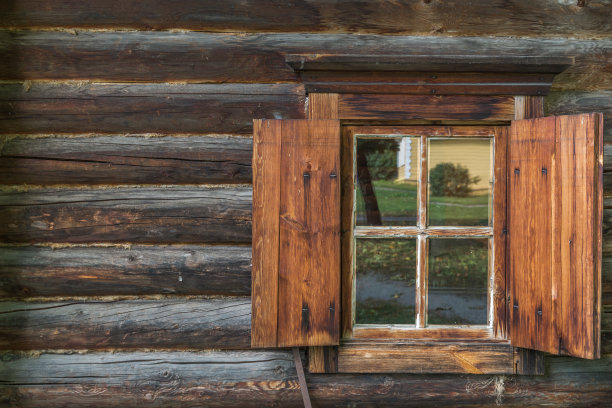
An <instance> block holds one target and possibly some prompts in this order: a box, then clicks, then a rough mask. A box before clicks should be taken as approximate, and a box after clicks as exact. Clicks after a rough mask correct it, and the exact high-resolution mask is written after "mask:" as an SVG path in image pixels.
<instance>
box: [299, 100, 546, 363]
mask: <svg viewBox="0 0 612 408" xmlns="http://www.w3.org/2000/svg"><path fill="white" fill-rule="evenodd" d="M538 116H543V98H542V97H538V96H516V97H515V96H480V95H456V96H455V95H450V96H430V95H406V94H322V93H311V94H309V96H308V117H309V119H337V120H339V121H340V123H341V126H342V154H341V168H342V169H346V168H349V169H352V160H353V159H352V137H351V136H350V132H351V130H354V129H356V127H362V128H363V127H368V129H370V131H376V129H384V130H381V131H384V132H389V130H390V129H391V130H392V129H393V126H396V127H397V128H398V129H402V130H404V131H405V130H408V129H410V128H411V127H412V128H413V129H414V130H417V129H418V131H420V132H430V133H431V132H434V133H435V132H444V131H445V129H446V131H448V129H457V130H458V129H471V131H472V132H473V131H475V130H477V129H480V131H483V130H484V131H487V132H490V131H491V130H492V131H493V132H494V137H495V138H499V139H498V140H497V141H496V142H495V143H496V145H499V146H501V145H504V146H505V145H506V140H507V134H508V128H509V125H510V121H512V120H515V119H525V118H530V117H538ZM417 125H418V128H417ZM382 126H384V128H382ZM390 127H391V128H390ZM348 140H350V141H351V145H350V146H346V144H347V143H345V142H346V141H348ZM346 149H350V152H351V154H350V155H348V154H346ZM506 151H507V149H497V148H496V151H495V170H494V172H495V175H494V177H495V189H496V192H497V194H495V193H494V203H493V207H494V209H493V212H494V214H496V215H495V216H494V217H495V218H494V223H493V227H492V234H493V236H495V242H496V244H495V247H494V248H493V251H494V258H495V259H504V262H498V265H495V266H496V268H503V270H495V272H494V273H495V290H494V291H493V296H494V301H493V305H494V314H495V317H494V318H493V326H492V327H490V328H486V329H447V328H437V327H436V328H433V329H427V328H419V329H416V330H383V332H380V331H376V330H369V329H358V330H356V332H354V331H353V325H352V319H351V317H350V316H352V312H351V313H350V314H348V316H347V313H345V312H344V311H346V310H351V311H352V295H347V292H346V290H347V288H352V276H353V274H352V263H353V260H352V251H351V249H350V248H349V247H347V245H348V244H347V242H350V245H352V233H353V228H352V205H353V204H352V200H346V199H344V198H343V199H342V207H341V214H342V226H341V230H342V236H343V238H342V251H341V254H342V255H341V256H342V275H341V287H342V295H341V306H342V307H341V309H342V312H341V334H342V335H341V343H340V345H339V346H326V347H309V352H308V355H309V370H310V372H312V373H336V372H337V373H342V372H345V373H393V372H402V373H426V372H427V373H472V374H543V358H542V353H540V352H537V351H533V350H523V349H516V348H514V347H513V346H512V345H511V344H510V340H508V339H507V335H506V323H507V313H506V306H507V305H506V290H505V288H506V282H505V281H506V275H505V259H506V255H505V246H506V245H505V230H504V227H505V225H504V222H499V221H501V220H500V217H501V216H503V217H504V221H505V214H506V212H505V207H506V187H505V185H506V170H505V167H506V166H505V164H506V154H507V153H506ZM347 173H348V174H347ZM421 184H422V183H421ZM422 188H424V187H422ZM498 189H499V191H497V190H498ZM352 190H353V174H352V171H351V172H346V171H343V172H342V173H341V195H342V197H346V196H347V194H350V195H352ZM421 196H423V195H421ZM495 219H497V222H496V221H495ZM347 236H350V239H349V238H347ZM347 268H348V270H347Z"/></svg>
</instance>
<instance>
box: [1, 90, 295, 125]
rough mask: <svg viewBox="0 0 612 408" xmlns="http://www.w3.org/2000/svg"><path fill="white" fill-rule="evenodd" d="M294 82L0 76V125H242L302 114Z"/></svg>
mask: <svg viewBox="0 0 612 408" xmlns="http://www.w3.org/2000/svg"><path fill="white" fill-rule="evenodd" d="M304 99H305V95H304V89H303V87H302V86H300V85H289V84H277V85H271V84H266V85H263V84H214V85H211V84H188V85H186V84H168V83H165V84H129V83H124V84H91V83H86V84H81V83H73V82H69V83H45V82H43V83H33V84H32V85H31V87H27V86H22V84H16V83H4V84H0V100H1V102H0V133H90V132H93V133H98V132H99V133H123V132H126V131H129V132H130V133H166V134H168V133H170V134H174V133H200V134H202V133H239V134H250V133H251V132H252V130H253V119H254V118H279V119H285V118H302V117H304V114H305V113H304Z"/></svg>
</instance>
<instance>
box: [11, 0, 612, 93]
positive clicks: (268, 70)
mask: <svg viewBox="0 0 612 408" xmlns="http://www.w3.org/2000/svg"><path fill="white" fill-rule="evenodd" d="M20 4H21V1H20ZM80 4H81V3H80ZM346 4H352V2H347V3H346ZM3 5H4V4H1V5H0V8H1V7H2V6H3ZM294 6H295V5H294ZM174 8H175V9H176V7H174ZM490 8H491V3H490V2H487V6H486V7H483V9H482V10H480V11H479V13H478V15H479V16H480V15H481V13H482V11H486V10H489V9H490ZM76 9H78V7H75V8H74V9H71V8H66V9H65V10H70V12H71V13H72V12H73V11H74V10H76ZM118 9H121V8H118ZM121 14H122V15H125V13H123V12H122V13H121ZM71 15H75V14H71ZM504 16H506V17H507V14H506V13H504ZM3 17H4V15H3V14H2V12H1V11H0V19H1V18H3ZM142 18H143V17H142V14H140V15H138V20H139V21H142ZM368 19H369V18H368ZM281 20H283V19H277V21H281ZM363 20H364V19H363V18H360V21H363ZM504 21H509V19H507V18H504ZM114 24H115V20H113V25H114ZM408 26H409V25H408V24H407V22H405V21H403V22H402V23H401V27H408ZM532 26H533V25H532ZM538 26H539V25H538ZM573 29H575V27H573ZM265 31H266V32H267V33H266V34H247V35H244V34H213V33H201V32H190V33H180V34H178V33H175V32H151V31H149V32H147V31H144V32H143V31H136V32H125V31H121V32H99V31H80V32H78V35H75V34H77V33H76V32H67V31H35V30H33V31H30V30H27V31H6V30H3V31H0V53H2V54H3V56H4V58H3V59H2V60H1V61H0V79H8V80H25V79H72V80H94V81H125V82H131V81H141V82H159V81H197V82H273V83H276V82H296V81H298V77H297V75H296V74H295V72H294V71H293V69H292V68H291V67H290V66H289V65H288V64H286V62H285V56H286V55H287V54H321V53H323V54H330V55H333V54H353V55H387V56H389V55H401V56H404V57H405V56H410V55H420V56H428V55H431V56H453V55H459V56H466V55H474V53H475V52H476V53H477V54H478V55H484V56H491V57H495V56H500V57H504V58H510V57H512V56H515V57H522V56H537V57H540V58H542V59H546V57H548V56H552V57H559V56H564V57H575V60H576V61H575V64H574V65H573V66H572V67H570V68H569V69H567V70H566V71H565V72H563V73H562V74H560V75H558V76H557V77H556V78H555V81H554V83H553V89H555V90H597V89H601V90H605V89H610V87H611V86H612V75H610V70H609V66H608V64H609V62H608V61H609V59H610V58H611V54H612V40H611V39H609V38H605V39H601V40H577V39H567V38H560V39H554V38H537V39H535V38H534V39H528V38H500V37H499V36H500V35H501V34H500V33H499V32H496V37H488V38H487V37H468V38H465V37H439V36H423V37H421V36H418V37H417V36H380V35H360V36H357V37H356V36H354V35H342V34H328V35H321V34H269V29H268V28H267V29H265ZM575 34H576V32H575V31H572V37H575ZM546 35H547V36H548V35H550V33H546ZM521 36H524V33H521ZM475 50H476V51H475Z"/></svg>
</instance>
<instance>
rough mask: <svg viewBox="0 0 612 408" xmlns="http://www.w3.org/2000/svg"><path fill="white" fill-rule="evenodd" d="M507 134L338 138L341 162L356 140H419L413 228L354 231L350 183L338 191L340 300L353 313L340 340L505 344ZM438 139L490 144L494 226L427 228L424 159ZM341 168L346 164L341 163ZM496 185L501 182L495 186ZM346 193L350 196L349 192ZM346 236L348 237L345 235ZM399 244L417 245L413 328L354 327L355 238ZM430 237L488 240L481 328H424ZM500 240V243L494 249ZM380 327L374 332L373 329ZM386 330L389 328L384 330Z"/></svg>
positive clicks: (498, 129) (417, 132) (465, 129)
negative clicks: (432, 141)
mask: <svg viewBox="0 0 612 408" xmlns="http://www.w3.org/2000/svg"><path fill="white" fill-rule="evenodd" d="M506 130H507V129H506V128H505V127H503V126H429V125H424V126H395V127H383V126H346V127H344V128H343V132H342V151H341V157H342V156H347V157H348V156H350V157H352V156H353V152H354V150H353V143H354V141H355V137H356V136H357V135H395V134H397V135H398V136H403V135H406V136H415V137H420V144H419V146H420V161H419V179H420V180H419V190H420V191H419V198H420V202H419V204H418V208H419V214H418V222H417V225H416V226H413V227H412V226H411V227H365V226H362V227H359V228H358V229H356V228H355V225H353V219H354V217H353V211H354V206H353V197H354V195H353V190H354V185H353V178H352V177H351V178H350V179H349V178H348V177H347V178H346V179H345V180H344V181H345V182H346V183H347V185H345V186H344V188H343V189H342V193H344V194H343V195H342V198H341V199H342V200H343V201H345V200H346V201H347V202H346V203H343V204H342V208H343V209H344V210H345V211H344V212H343V213H342V224H343V225H342V231H344V234H343V235H342V251H343V252H346V254H347V256H346V257H345V258H344V260H343V263H342V282H345V283H346V284H345V285H343V286H342V297H343V298H345V297H346V298H348V299H352V301H351V308H350V309H344V311H343V313H342V314H341V320H342V322H341V326H342V328H343V337H344V338H354V339H368V338H370V339H380V338H393V339H457V340H458V339H472V340H473V339H482V340H484V339H490V340H492V339H497V340H499V339H504V338H505V332H506V325H505V322H506V316H505V302H506V300H505V295H504V293H505V291H506V285H505V280H506V275H505V273H506V272H505V257H506V254H505V240H504V235H505V234H504V232H503V228H504V225H505V222H506V216H505V215H506V213H505V208H506V183H505V171H506V170H505V167H506V165H505V161H506V149H507V140H506V139H507V131H506ZM437 137H448V138H465V137H481V138H490V139H492V140H493V142H494V156H495V157H494V160H493V161H494V163H492V165H494V174H493V179H494V180H495V183H494V190H493V191H492V193H493V194H492V196H493V202H492V203H491V205H492V213H493V214H494V216H493V218H492V223H491V225H490V226H484V227H482V226H481V227H443V226H434V227H431V226H427V219H426V218H427V194H428V193H427V185H428V175H427V158H428V143H427V141H428V139H429V138H437ZM343 164H348V160H344V161H343ZM353 170H354V169H353V168H352V166H351V168H342V169H341V171H342V172H349V173H350V174H353ZM497 181H499V182H497ZM349 190H350V191H349ZM349 231H350V232H349ZM366 237H371V238H402V237H406V238H408V237H410V238H416V239H417V256H418V258H419V262H418V265H419V268H418V269H419V272H420V273H418V275H417V276H418V280H419V281H418V284H417V285H416V286H417V296H416V311H417V317H416V322H415V325H414V327H407V326H403V325H369V326H370V327H355V322H354V318H355V316H354V312H355V306H354V293H353V288H354V287H355V274H354V269H353V268H354V266H355V260H354V259H352V254H353V253H354V248H353V245H354V242H355V241H354V238H366ZM431 237H461V238H464V237H474V238H486V239H488V240H489V253H490V256H489V260H490V267H489V279H488V282H489V286H488V288H487V293H488V297H489V299H488V301H487V310H488V318H487V320H488V321H487V324H485V325H473V326H470V327H465V328H460V327H458V326H444V325H436V326H428V325H427V322H426V321H425V317H426V315H427V292H428V278H427V273H426V271H427V268H428V266H427V264H428V257H427V246H428V242H429V241H428V240H429V238H431ZM498 238H499V240H500V241H501V243H500V244H499V245H495V242H497V241H498ZM376 326H378V327H376ZM385 326H387V327H385Z"/></svg>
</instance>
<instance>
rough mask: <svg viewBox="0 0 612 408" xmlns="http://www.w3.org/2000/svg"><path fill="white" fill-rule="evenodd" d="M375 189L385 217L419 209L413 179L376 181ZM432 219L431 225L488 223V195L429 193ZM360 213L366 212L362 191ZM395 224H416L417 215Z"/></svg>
mask: <svg viewBox="0 0 612 408" xmlns="http://www.w3.org/2000/svg"><path fill="white" fill-rule="evenodd" d="M373 183H374V191H375V193H376V197H377V199H378V207H379V209H380V212H381V214H382V216H383V220H384V217H402V216H406V214H416V213H417V200H416V197H417V186H416V185H415V184H412V183H398V182H395V181H392V180H377V181H374V182H373ZM429 202H430V208H429V219H430V223H431V224H432V225H447V226H461V225H463V226H473V225H487V224H488V217H489V216H488V214H489V209H488V205H489V195H488V194H480V195H472V196H468V197H447V196H430V197H429ZM356 211H357V216H358V217H359V216H363V214H365V205H364V202H363V198H362V197H361V194H357V203H356ZM394 224H396V225H398V224H403V225H416V221H415V220H414V219H410V221H408V222H406V223H394Z"/></svg>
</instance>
